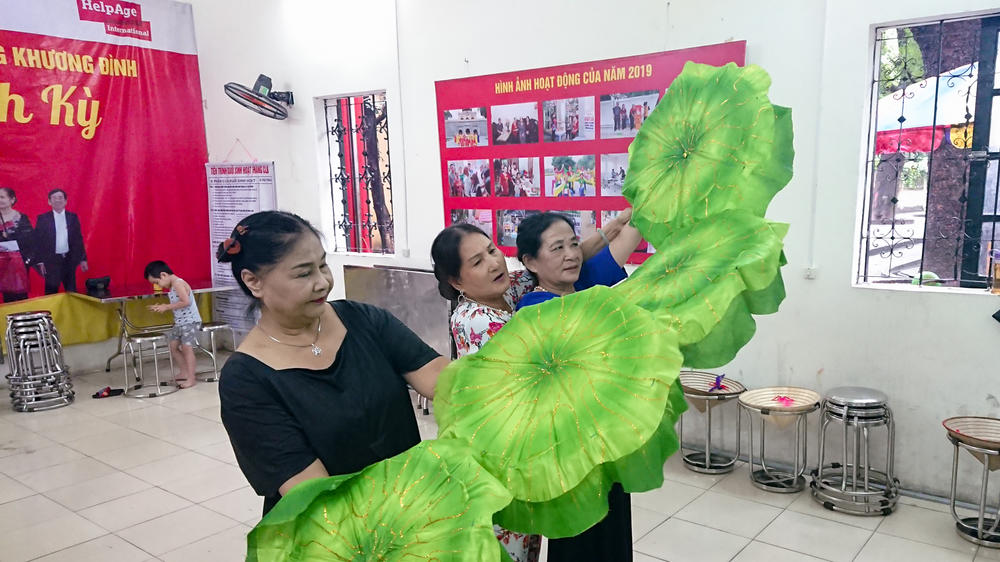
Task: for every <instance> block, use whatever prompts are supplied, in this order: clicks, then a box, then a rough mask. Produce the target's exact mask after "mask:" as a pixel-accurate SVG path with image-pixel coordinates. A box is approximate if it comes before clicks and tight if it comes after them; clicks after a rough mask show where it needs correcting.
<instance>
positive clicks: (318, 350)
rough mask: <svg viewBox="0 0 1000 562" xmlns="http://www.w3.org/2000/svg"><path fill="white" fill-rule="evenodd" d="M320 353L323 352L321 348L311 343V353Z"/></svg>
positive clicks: (317, 355) (318, 354)
mask: <svg viewBox="0 0 1000 562" xmlns="http://www.w3.org/2000/svg"><path fill="white" fill-rule="evenodd" d="M321 353H323V349H322V348H321V347H320V346H318V345H316V344H312V354H313V355H315V356H316V357H319V356H320V354H321Z"/></svg>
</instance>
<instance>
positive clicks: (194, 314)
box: [143, 260, 201, 388]
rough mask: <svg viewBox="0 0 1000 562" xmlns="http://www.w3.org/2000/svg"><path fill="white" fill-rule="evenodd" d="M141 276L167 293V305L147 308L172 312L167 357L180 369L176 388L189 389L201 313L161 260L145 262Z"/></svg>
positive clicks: (192, 382)
mask: <svg viewBox="0 0 1000 562" xmlns="http://www.w3.org/2000/svg"><path fill="white" fill-rule="evenodd" d="M143 273H144V274H145V276H146V280H147V281H149V282H150V283H152V284H154V285H156V286H157V287H159V288H161V289H163V290H165V291H169V292H168V293H167V298H169V299H170V304H154V305H152V306H150V307H149V309H150V310H152V311H153V312H166V311H168V310H172V311H173V313H174V327H173V328H171V329H170V331H169V332H167V339H168V340H169V341H170V354H171V355H172V356H173V358H174V362H175V363H176V364H177V365H179V366H180V373H178V375H177V376H176V379H177V386H179V387H181V388H191V387H192V386H194V385H195V382H197V381H196V380H195V378H194V369H195V359H194V346H195V345H197V344H198V330H199V328H201V313H200V312H198V304H197V303H196V302H195V300H194V292H192V291H191V286H190V285H188V284H187V281H184V280H183V279H181V278H180V277H178V276H176V275H174V272H173V271H172V270H171V269H170V266H168V265H167V264H166V263H164V262H163V261H160V260H156V261H151V262H149V264H148V265H146V269H145V271H144V272H143Z"/></svg>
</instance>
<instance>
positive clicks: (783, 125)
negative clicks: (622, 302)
mask: <svg viewBox="0 0 1000 562" xmlns="http://www.w3.org/2000/svg"><path fill="white" fill-rule="evenodd" d="M770 85H771V79H770V77H769V76H768V75H767V73H766V72H765V71H764V70H763V69H761V68H760V67H757V66H753V65H751V66H747V67H738V66H736V65H735V64H732V63H730V64H727V65H725V66H722V67H714V66H709V65H704V64H696V63H691V62H689V63H687V64H686V65H685V66H684V70H683V72H681V74H680V75H679V76H678V77H677V78H676V79H675V80H674V82H673V83H672V84H671V85H670V88H669V89H668V90H667V92H666V94H665V95H664V97H663V99H662V100H660V102H659V103H658V104H657V106H656V109H655V110H654V111H653V113H652V114H650V116H649V118H648V119H647V120H646V121H645V122H643V124H642V128H641V129H640V130H639V133H638V134H637V135H636V138H635V141H633V142H632V144H631V145H630V146H629V167H628V175H627V177H626V180H625V185H624V188H623V193H624V195H625V197H626V198H627V199H628V201H629V202H630V203H631V204H632V206H633V214H632V222H633V223H634V224H635V225H636V227H637V228H638V229H639V231H640V232H641V233H642V235H643V236H644V237H645V238H646V240H648V241H649V242H650V243H651V244H653V246H654V247H655V248H656V250H657V254H656V255H654V256H653V257H652V258H650V259H649V260H647V261H646V262H645V263H644V264H643V265H642V266H640V267H639V268H638V269H637V270H636V272H635V273H634V274H633V275H632V276H631V277H630V278H629V279H628V280H627V281H626V282H625V283H622V284H621V285H619V287H616V289H617V290H620V291H622V292H624V293H625V294H626V295H627V297H628V298H629V299H630V300H631V301H633V302H636V303H637V304H639V305H640V306H642V307H644V308H646V309H648V310H650V311H652V312H653V313H654V315H655V316H657V317H658V318H659V319H660V320H661V321H662V322H664V323H665V324H667V325H670V326H673V327H674V328H676V329H677V330H678V333H679V344H680V345H681V351H682V353H683V354H684V364H685V365H687V366H689V367H699V368H707V367H718V366H721V365H724V364H726V363H728V362H729V361H731V360H732V359H733V357H734V356H735V355H736V353H737V352H738V351H739V350H740V348H742V347H743V346H744V345H745V344H746V343H747V342H748V341H749V340H750V338H751V337H752V336H753V333H754V331H755V329H756V323H755V321H754V319H753V315H754V314H770V313H773V312H775V311H776V310H777V309H778V305H779V304H780V303H781V301H782V300H783V299H784V297H785V290H784V283H783V282H782V279H781V273H780V267H781V266H782V265H784V264H785V258H784V254H783V253H782V239H783V237H784V235H785V233H786V232H787V230H788V225H785V224H779V223H772V222H769V221H767V220H765V219H764V215H765V213H766V211H767V206H768V204H769V203H770V201H771V199H772V198H773V197H774V195H775V194H776V193H777V192H778V191H780V190H781V189H782V188H783V187H784V186H785V185H786V184H787V183H788V181H789V180H790V179H791V177H792V160H793V157H794V150H793V148H792V118H791V110H789V109H788V108H784V107H779V106H775V105H772V104H771V102H770V100H769V99H768V96H767V90H768V88H769V87H770Z"/></svg>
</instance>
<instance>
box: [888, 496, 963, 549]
mask: <svg viewBox="0 0 1000 562" xmlns="http://www.w3.org/2000/svg"><path fill="white" fill-rule="evenodd" d="M908 507H911V508H913V509H921V510H923V511H929V512H932V513H940V512H939V511H935V510H933V509H927V508H926V507H921V506H919V505H910V506H908ZM949 515H950V514H949ZM889 517H892V516H891V515H890V516H889ZM883 521H884V520H883ZM881 526H882V523H879V527H881ZM875 532H876V533H877V532H878V530H877V528H876V531H875ZM880 534H883V535H886V536H889V537H894V538H897V539H903V540H907V541H913V542H918V543H920V544H927V545H930V546H936V547H938V548H943V549H945V550H950V551H952V552H961V553H962V554H965V551H964V550H960V549H958V548H951V547H949V546H945V545H940V544H936V543H932V542H927V541H924V540H920V539H911V538H910V537H904V536H902V535H894V534H892V533H887V532H883V533H880ZM956 534H957V533H956ZM969 544H975V543H972V542H969ZM979 548H980V546H979V545H976V553H975V554H974V555H973V559H975V556H976V555H978V554H979Z"/></svg>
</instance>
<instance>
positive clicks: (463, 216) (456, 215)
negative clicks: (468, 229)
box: [451, 209, 493, 237]
mask: <svg viewBox="0 0 1000 562" xmlns="http://www.w3.org/2000/svg"><path fill="white" fill-rule="evenodd" d="M459 223H466V224H471V225H473V226H476V227H479V229H480V230H482V231H483V232H485V233H486V235H487V236H490V237H492V236H493V211H491V210H489V209H452V210H451V224H459Z"/></svg>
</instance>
